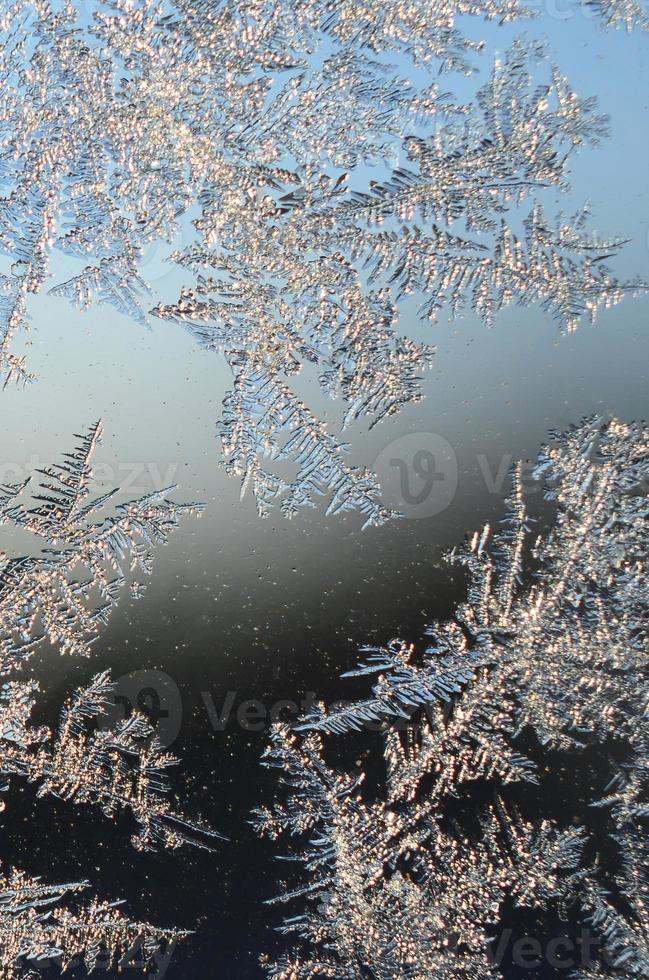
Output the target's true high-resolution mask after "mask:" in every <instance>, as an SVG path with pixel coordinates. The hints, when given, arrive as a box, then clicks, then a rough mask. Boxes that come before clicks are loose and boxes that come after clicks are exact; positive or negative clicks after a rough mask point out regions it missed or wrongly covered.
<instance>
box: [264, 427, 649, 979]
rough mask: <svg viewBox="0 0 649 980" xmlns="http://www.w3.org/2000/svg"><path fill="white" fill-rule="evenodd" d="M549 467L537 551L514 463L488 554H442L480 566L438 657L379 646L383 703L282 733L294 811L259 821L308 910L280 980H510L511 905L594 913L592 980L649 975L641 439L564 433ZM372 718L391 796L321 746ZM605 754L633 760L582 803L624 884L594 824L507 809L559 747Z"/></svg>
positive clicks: (589, 916)
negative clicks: (598, 945) (502, 945)
mask: <svg viewBox="0 0 649 980" xmlns="http://www.w3.org/2000/svg"><path fill="white" fill-rule="evenodd" d="M537 472H538V475H539V476H540V477H543V478H544V479H545V480H546V481H547V486H548V494H549V496H550V497H552V498H553V499H554V500H555V501H556V505H557V513H556V520H555V522H554V524H553V526H552V529H551V530H550V531H549V533H547V534H545V535H542V536H541V537H540V538H537V540H536V542H535V543H534V544H533V546H531V545H530V526H529V525H530V519H529V517H528V515H527V512H526V505H525V500H524V494H523V490H522V484H521V477H520V470H516V471H515V473H514V480H513V490H512V494H511V497H510V500H509V508H508V514H507V517H506V519H505V521H504V524H503V528H502V530H500V531H499V532H498V533H497V534H496V535H495V536H494V538H493V542H491V538H492V533H491V531H490V529H489V527H486V528H484V529H483V530H482V532H478V533H476V534H475V535H474V536H473V538H472V539H471V540H470V541H469V542H468V543H467V545H466V546H464V547H463V548H462V549H459V550H458V551H456V552H454V553H453V554H452V555H451V556H450V557H451V560H453V561H455V562H458V561H459V562H461V563H462V564H463V565H464V566H465V567H466V569H467V572H468V593H467V600H466V602H465V603H463V604H462V605H461V606H460V607H459V608H458V609H457V612H456V616H455V618H454V619H453V620H452V621H450V622H438V623H435V624H434V625H433V626H431V628H430V630H429V633H430V636H431V638H432V643H431V645H430V646H429V647H428V648H427V649H426V650H425V651H423V653H421V654H418V653H417V651H416V649H415V647H414V646H413V645H411V644H406V643H403V642H401V641H395V642H393V643H391V644H389V645H388V646H387V647H385V648H381V649H370V650H369V658H368V660H367V661H366V662H365V663H364V664H362V665H360V666H359V668H358V669H357V670H355V671H352V672H351V674H352V675H371V674H378V675H379V676H378V679H377V681H376V683H375V686H374V688H373V690H372V696H371V697H370V698H367V699H365V700H360V701H354V702H352V703H350V704H348V705H346V706H343V707H336V708H332V709H331V710H330V711H329V710H327V709H326V707H325V706H318V707H317V708H316V709H315V710H314V711H312V712H311V714H310V715H308V716H307V717H305V718H304V719H303V720H302V722H301V723H300V724H299V725H298V726H296V727H295V728H294V729H289V728H288V727H286V726H278V727H277V728H276V729H275V732H274V735H273V739H272V744H271V747H270V749H269V752H268V756H269V759H268V762H269V764H270V765H272V766H274V767H277V768H278V769H279V771H280V775H281V781H282V783H283V784H284V785H285V787H287V790H286V792H287V797H288V799H287V802H286V803H278V804H276V805H275V806H274V807H273V808H270V809H263V810H260V811H259V812H258V814H257V821H258V827H259V829H260V831H261V832H263V833H268V834H270V835H271V836H273V837H275V836H278V835H280V834H282V833H285V832H289V833H290V834H293V835H296V836H297V837H298V838H299V840H300V841H301V843H302V845H303V850H302V851H301V852H300V853H299V854H298V858H299V859H300V860H301V861H302V862H303V863H304V866H305V869H306V873H307V879H308V880H307V882H306V884H304V885H300V886H298V887H297V888H295V887H293V886H291V885H288V886H287V888H286V890H285V892H284V893H283V894H282V895H281V896H280V898H281V899H282V900H290V901H293V900H295V899H300V901H301V902H302V905H303V911H302V912H301V913H300V914H298V915H296V916H293V917H291V918H290V919H288V920H286V923H285V929H286V931H287V932H296V933H297V934H298V936H299V937H300V948H299V949H298V950H296V951H295V952H294V953H292V954H289V955H287V956H286V957H285V958H284V959H282V960H281V961H280V962H279V963H276V964H274V965H272V966H271V967H270V975H271V976H274V977H278V978H279V977H281V978H283V980H297V978H302V977H304V978H307V977H312V976H316V975H317V976H327V977H332V978H333V977H340V976H345V977H350V978H351V977H358V978H359V980H360V978H364V977H367V976H376V977H383V976H385V977H388V976H399V977H408V978H413V980H414V978H418V980H419V978H431V980H432V978H436V980H439V978H449V980H451V978H453V980H456V978H460V977H475V978H476V980H477V978H484V977H491V976H494V977H497V976H500V975H501V973H500V970H499V964H497V963H495V962H494V960H493V956H492V952H493V950H492V949H491V946H490V941H491V939H492V938H493V936H494V935H495V934H496V933H497V929H496V927H497V926H498V925H502V915H503V910H504V906H505V902H506V901H507V902H512V901H513V902H514V905H515V906H516V907H518V908H519V909H521V908H526V907H534V908H538V909H540V910H543V911H544V912H546V913H550V914H552V912H554V914H558V915H559V916H571V915H572V916H574V914H575V909H580V910H581V914H582V916H583V919H584V921H586V922H587V923H589V925H590V927H591V928H592V929H593V930H594V931H595V933H596V934H598V935H599V937H600V940H601V942H602V944H603V945H604V947H605V950H606V954H607V960H608V963H609V967H608V971H609V972H607V968H606V967H605V966H604V965H603V964H602V963H600V962H599V961H597V960H596V959H594V960H593V962H592V963H585V964H582V966H583V970H582V972H580V973H578V974H575V975H576V976H579V977H580V978H582V980H585V978H591V977H592V978H594V977H600V976H602V977H603V976H609V975H613V976H618V977H622V978H631V977H646V976H649V903H648V900H647V898H648V895H649V891H648V889H647V853H646V849H647V827H646V821H647V818H648V817H649V806H648V805H647V791H648V790H649V783H648V780H647V777H648V775H649V755H648V748H649V738H648V728H647V708H648V705H649V670H648V658H647V653H648V643H647V637H648V631H647V625H648V623H649V589H648V587H647V550H648V549H647V544H648V535H647V524H646V520H647V516H648V513H649V503H648V490H649V431H648V430H647V429H646V428H644V427H642V426H639V425H630V424H626V423H622V422H619V421H617V420H613V421H610V422H608V423H604V422H602V421H601V420H597V419H591V420H587V421H586V422H584V423H582V424H581V425H579V426H576V427H574V428H573V429H571V430H570V431H569V432H567V433H565V434H557V435H556V437H555V438H554V440H553V442H552V443H551V444H550V445H549V446H548V447H547V448H546V449H545V450H544V451H543V452H542V454H541V457H540V460H539V465H538V471H537ZM377 723H378V725H379V727H380V728H381V729H382V730H383V740H384V746H385V761H386V765H387V785H386V789H385V792H384V793H381V792H377V790H376V788H374V789H373V790H368V789H365V784H366V783H367V782H368V779H367V776H366V774H365V772H363V771H362V770H359V771H358V772H357V773H355V774H351V773H348V772H345V771H342V772H340V771H338V770H337V769H336V768H333V767H332V766H331V764H330V762H328V761H327V756H328V751H327V744H328V743H327V737H331V736H332V735H341V734H345V733H349V732H360V731H361V730H362V729H364V728H365V727H366V726H368V724H369V725H370V726H372V725H373V726H376V725H377ZM355 737H356V738H358V737H359V736H358V735H356V736H355ZM612 746H617V750H618V752H617V757H618V760H619V759H620V758H622V759H623V761H622V762H621V763H619V764H616V763H611V765H612V770H611V777H612V778H611V782H610V785H609V788H608V792H607V795H606V797H605V798H602V799H599V800H598V799H593V800H590V801H588V802H589V803H590V807H597V808H603V809H604V810H605V812H606V813H607V814H608V817H607V822H608V833H609V834H610V842H609V844H608V845H605V846H607V847H608V849H609V851H612V852H613V853H614V854H615V855H616V858H617V860H616V864H617V870H616V871H615V872H614V873H613V878H612V880H611V871H610V869H605V868H601V867H598V866H594V867H589V861H587V860H586V858H585V856H584V854H583V849H584V845H586V844H587V843H588V839H589V828H588V827H577V828H576V827H575V826H574V825H572V824H571V818H572V816H573V814H572V813H571V812H570V810H569V807H565V808H564V809H565V810H566V812H565V813H564V814H563V820H564V823H563V824H561V823H557V821H556V814H554V815H552V819H549V818H548V819H543V818H544V817H545V814H544V813H543V806H544V805H545V806H547V805H548V802H549V803H550V806H552V802H551V801H548V800H547V799H545V800H544V797H543V795H541V796H539V795H538V793H537V795H536V796H532V797H530V798H531V799H534V800H536V804H533V808H534V813H533V819H528V818H527V817H526V816H525V814H524V813H521V814H516V812H515V811H513V810H512V809H511V807H510V806H509V805H508V804H507V799H508V795H509V794H510V793H511V792H512V788H513V787H515V786H516V785H518V786H521V785H524V784H528V785H531V786H532V789H533V787H534V785H535V784H540V791H541V793H543V785H544V779H545V778H546V777H547V773H548V772H549V769H550V768H552V767H553V766H554V767H556V766H557V765H558V762H557V759H558V756H557V755H556V753H558V752H561V751H564V750H567V752H566V755H565V756H564V759H565V760H570V759H572V760H573V761H574V760H575V759H576V760H577V765H579V760H580V759H581V758H582V757H583V756H582V752H583V751H585V750H586V749H587V748H588V747H591V748H592V747H599V754H600V755H601V756H602V757H603V758H606V754H607V752H610V749H611V747H612ZM550 753H553V755H552V756H551V755H550ZM619 753H621V756H620V754H619ZM611 757H612V758H613V757H614V755H613V754H612V756H611ZM551 759H552V760H553V761H551ZM579 774H580V777H579V778H580V780H581V782H582V784H584V785H587V783H586V779H585V777H586V772H585V769H584V768H583V767H580V768H579ZM485 794H486V797H487V800H488V801H489V802H486V803H485ZM525 798H526V797H525V794H523V795H522V796H521V794H520V793H519V794H518V799H519V802H520V804H521V806H522V805H523V804H524V801H525ZM539 800H541V802H540V803H539ZM449 803H450V804H452V805H451V806H450V807H449ZM590 812H594V811H593V810H592V809H591V810H590ZM540 818H541V819H540ZM594 832H595V831H594V830H593V833H594ZM596 845H597V846H598V847H601V846H602V842H601V840H596ZM589 846H590V845H589Z"/></svg>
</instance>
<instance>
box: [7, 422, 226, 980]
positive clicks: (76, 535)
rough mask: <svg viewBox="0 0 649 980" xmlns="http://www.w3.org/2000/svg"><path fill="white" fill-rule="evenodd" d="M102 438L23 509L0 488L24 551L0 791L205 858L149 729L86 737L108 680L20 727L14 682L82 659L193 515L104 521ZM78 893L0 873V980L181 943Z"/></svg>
mask: <svg viewBox="0 0 649 980" xmlns="http://www.w3.org/2000/svg"><path fill="white" fill-rule="evenodd" d="M100 436H101V428H100V426H99V424H96V425H94V426H92V427H91V428H90V429H89V431H88V432H87V433H86V434H85V435H81V436H78V437H77V438H78V444H77V447H76V448H75V449H74V450H73V451H72V452H70V453H68V454H66V455H65V457H64V460H63V462H62V463H60V464H57V465H53V466H50V467H46V468H45V469H44V470H43V471H41V476H42V478H43V482H42V484H41V486H40V487H39V489H38V491H37V492H35V493H34V495H33V500H32V501H31V506H27V505H26V504H25V503H23V502H22V498H23V496H24V492H25V490H26V487H27V484H28V483H29V480H27V481H25V483H23V484H21V485H16V486H5V487H2V488H0V524H5V525H7V524H11V525H13V526H14V527H18V528H21V529H23V530H24V531H26V532H29V533H30V534H31V535H32V536H33V539H34V541H35V546H34V549H33V553H32V554H29V555H25V556H16V557H11V556H8V555H6V554H4V553H3V554H2V565H1V569H0V678H1V679H2V683H1V684H0V777H1V779H2V787H1V788H2V789H3V790H6V789H8V788H9V785H10V783H12V782H13V781H14V780H15V779H23V780H26V781H28V782H30V783H33V784H35V786H36V787H37V792H38V795H39V796H45V795H51V796H56V797H58V798H59V799H63V800H67V801H70V802H72V803H74V804H94V805H98V806H99V807H101V809H102V810H103V812H104V813H105V814H106V815H107V816H108V817H111V818H113V817H115V816H116V815H117V813H118V812H120V811H122V810H128V811H130V813H131V814H132V816H133V817H134V819H135V820H136V822H137V824H138V827H139V830H138V833H137V834H136V835H134V837H133V843H134V845H135V847H137V848H138V849H139V850H150V849H153V848H154V847H156V846H158V845H160V846H163V847H166V848H177V847H180V846H182V845H183V844H186V843H191V844H193V845H195V846H199V847H209V845H210V842H211V839H213V838H214V837H216V836H217V835H216V834H215V833H214V832H213V831H211V830H210V829H209V828H208V827H207V826H205V825H204V824H202V823H200V822H192V821H191V820H188V819H186V818H185V817H184V816H183V815H182V814H180V813H178V812H176V810H175V807H174V804H173V802H172V800H171V798H170V796H169V793H168V785H167V779H166V771H167V770H168V769H169V767H170V766H172V765H174V764H175V763H176V761H177V760H176V759H175V758H174V757H173V756H172V755H170V754H169V753H167V752H165V751H164V750H163V749H162V747H161V745H160V744H159V742H158V741H157V739H156V738H155V736H154V733H153V731H152V729H151V726H150V725H149V723H148V721H147V719H146V718H145V717H144V716H143V715H141V714H139V713H138V712H134V713H133V714H131V715H130V716H129V717H127V718H124V719H123V720H122V721H120V722H118V723H117V724H116V725H115V726H113V727H103V726H99V727H97V724H96V722H97V720H98V719H99V718H100V717H101V716H102V714H104V713H105V712H106V709H107V707H108V705H109V703H110V697H111V692H112V688H113V686H112V684H111V681H110V677H109V675H108V673H101V674H97V675H96V676H95V677H94V678H93V679H92V681H91V683H90V684H89V685H87V686H86V687H84V688H82V689H80V690H78V691H76V692H75V693H74V695H73V696H72V697H71V698H70V700H69V701H68V703H67V704H66V705H65V707H64V709H63V712H62V715H61V720H60V724H59V726H58V730H57V731H56V732H55V733H53V732H51V731H50V730H49V729H47V728H43V727H35V726H34V725H33V724H32V723H31V714H32V711H33V709H34V706H35V705H36V703H37V699H38V692H39V688H38V684H36V683H35V682H33V681H29V680H25V679H20V678H19V679H16V678H15V676H14V675H15V674H16V672H17V671H18V670H19V669H20V668H21V667H22V666H23V665H24V662H25V660H27V659H28V658H29V657H30V656H32V655H33V653H34V651H35V650H36V649H38V648H39V647H41V646H43V645H45V644H46V643H49V644H50V645H51V646H53V647H54V649H58V650H59V651H60V652H61V653H76V654H82V655H88V654H89V652H90V646H91V644H92V642H93V641H94V640H95V639H96V637H97V635H98V632H99V630H100V628H101V626H102V625H103V624H104V623H105V622H106V620H107V617H108V614H109V612H110V610H111V609H112V607H113V606H114V605H115V604H116V603H117V601H118V599H119V596H120V593H121V591H122V586H123V584H124V581H125V579H126V575H127V573H130V572H133V571H134V570H135V569H137V570H139V571H140V572H141V573H144V574H146V573H148V572H149V571H150V567H151V563H152V560H153V550H154V547H155V546H156V545H161V544H164V542H165V541H166V540H167V537H168V535H169V534H170V533H171V531H172V530H173V529H174V528H175V527H177V525H178V521H179V518H180V516H181V515H182V514H184V513H192V512H195V511H197V510H198V509H200V508H198V507H197V506H196V505H184V504H176V503H174V502H173V501H171V500H169V499H167V496H166V493H167V491H160V492H157V493H154V494H152V495H149V496H148V497H144V498H142V499H140V500H135V501H131V502H130V503H126V504H119V505H118V506H117V507H116V508H114V511H115V513H113V514H109V515H108V516H103V517H102V516H101V512H102V511H103V510H105V509H106V508H107V507H108V504H109V501H110V498H111V497H112V496H113V494H114V493H116V491H111V492H109V493H107V494H103V495H101V496H99V497H95V496H93V494H92V490H91V485H92V479H93V474H92V465H91V464H92V456H93V453H94V452H95V449H96V446H97V443H98V441H99V439H100ZM168 489H169V488H168ZM3 808H4V805H3ZM85 887H86V883H85V882H80V883H76V884H72V885H53V886H50V885H43V884H41V883H40V881H38V880H34V879H32V878H30V877H29V876H27V875H26V874H24V873H23V872H20V871H17V870H14V869H9V870H7V871H4V872H2V873H0V951H1V953H0V976H2V977H6V978H8V980H9V978H13V977H18V976H38V975H39V964H40V966H41V967H43V966H44V965H47V964H46V963H45V961H50V960H51V961H52V962H56V963H58V965H59V966H62V967H63V968H67V967H69V966H70V965H71V964H72V963H73V962H75V961H76V960H77V959H80V960H83V962H84V965H85V967H86V968H87V969H92V968H93V967H94V966H96V965H97V964H99V965H103V967H104V968H106V967H107V966H109V965H110V964H112V963H113V962H114V961H116V958H117V959H119V957H120V956H122V955H124V954H126V953H128V952H130V951H132V948H133V947H134V945H135V944H138V947H139V956H140V962H141V963H142V965H146V964H147V962H148V961H149V960H150V958H151V957H152V956H153V955H154V954H155V953H157V951H158V950H159V948H160V943H161V942H162V941H167V942H171V941H173V940H175V939H178V938H181V937H182V933H181V932H178V931H175V930H167V931H165V930H159V929H155V928H154V927H152V926H149V925H147V924H143V923H137V922H131V921H130V920H129V919H128V918H127V917H126V916H125V915H124V914H123V913H122V912H120V911H119V910H118V909H117V908H116V907H114V906H113V905H111V904H109V903H106V902H99V901H96V900H93V901H92V902H91V903H90V904H88V905H85V906H84V905H79V903H78V902H76V901H73V902H72V905H69V904H67V903H66V899H67V898H68V897H72V896H74V895H75V893H76V892H78V891H80V890H81V889H82V888H85Z"/></svg>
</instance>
